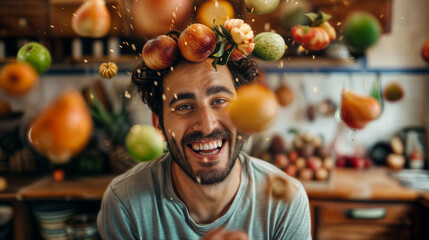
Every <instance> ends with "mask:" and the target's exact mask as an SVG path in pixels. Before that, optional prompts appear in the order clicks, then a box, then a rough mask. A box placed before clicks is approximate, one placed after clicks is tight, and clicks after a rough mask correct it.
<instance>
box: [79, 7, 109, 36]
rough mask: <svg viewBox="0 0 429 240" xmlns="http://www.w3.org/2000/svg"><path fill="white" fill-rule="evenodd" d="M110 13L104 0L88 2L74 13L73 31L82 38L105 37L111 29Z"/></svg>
mask: <svg viewBox="0 0 429 240" xmlns="http://www.w3.org/2000/svg"><path fill="white" fill-rule="evenodd" d="M110 23H111V19H110V13H109V10H108V9H107V7H106V2H105V1H104V0H87V1H85V2H84V3H82V5H81V6H80V7H79V8H78V9H77V10H76V12H75V13H73V17H72V28H73V31H74V32H75V33H76V34H77V35H79V36H82V37H93V38H99V37H103V36H105V35H106V34H107V32H109V29H110Z"/></svg>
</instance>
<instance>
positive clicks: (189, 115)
mask: <svg viewBox="0 0 429 240" xmlns="http://www.w3.org/2000/svg"><path fill="white" fill-rule="evenodd" d="M211 61H212V59H208V60H206V61H204V62H201V63H193V64H190V63H183V64H180V65H179V66H177V67H176V68H175V69H174V71H173V72H171V73H169V74H168V75H167V76H166V78H165V79H164V86H163V88H164V94H165V98H164V99H165V100H164V102H163V131H164V134H165V136H166V138H167V142H168V146H169V148H170V152H171V154H172V156H173V159H174V161H175V162H176V163H177V164H178V165H179V166H180V168H181V169H182V170H183V171H184V172H185V173H186V174H187V175H188V176H189V177H190V178H191V179H193V180H194V181H195V182H198V183H201V184H210V185H213V184H217V183H219V182H221V181H223V180H224V179H225V178H226V177H227V176H228V174H229V172H230V171H231V169H232V167H233V166H234V163H235V161H236V159H237V157H238V154H239V152H240V150H241V148H242V145H243V142H244V141H245V139H246V136H245V135H243V134H240V133H238V132H237V130H236V128H235V127H234V125H233V124H232V122H231V121H230V119H229V117H228V115H227V111H226V109H227V106H228V105H229V104H230V102H231V101H232V100H233V99H234V98H235V96H236V91H235V88H234V85H233V80H232V77H231V74H230V72H229V70H228V68H227V67H226V66H219V67H218V69H217V71H215V70H214V68H213V67H212V66H211V65H210V63H211Z"/></svg>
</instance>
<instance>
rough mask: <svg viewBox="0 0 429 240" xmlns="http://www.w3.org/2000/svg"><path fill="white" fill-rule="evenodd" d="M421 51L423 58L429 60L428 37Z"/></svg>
mask: <svg viewBox="0 0 429 240" xmlns="http://www.w3.org/2000/svg"><path fill="white" fill-rule="evenodd" d="M421 53H422V58H423V59H424V60H425V61H426V62H429V39H427V40H426V42H425V43H424V44H423V46H422V51H421Z"/></svg>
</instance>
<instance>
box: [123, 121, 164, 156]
mask: <svg viewBox="0 0 429 240" xmlns="http://www.w3.org/2000/svg"><path fill="white" fill-rule="evenodd" d="M125 146H126V148H127V150H128V152H129V153H130V155H131V156H132V157H133V158H134V159H135V160H137V161H150V160H155V159H156V158H158V157H159V156H161V155H162V153H163V152H164V143H163V138H162V136H161V134H160V133H159V132H158V131H157V130H156V129H155V128H154V127H152V126H149V125H142V124H137V125H134V126H132V127H131V129H130V131H129V132H128V134H127V136H126V139H125Z"/></svg>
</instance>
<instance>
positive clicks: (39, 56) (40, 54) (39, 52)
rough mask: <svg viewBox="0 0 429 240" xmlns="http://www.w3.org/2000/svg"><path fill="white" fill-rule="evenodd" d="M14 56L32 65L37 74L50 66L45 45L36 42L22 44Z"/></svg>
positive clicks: (49, 56)
mask: <svg viewBox="0 0 429 240" xmlns="http://www.w3.org/2000/svg"><path fill="white" fill-rule="evenodd" d="M16 58H17V60H18V61H19V62H27V63H28V64H30V65H31V66H33V67H34V69H36V71H37V72H38V73H39V74H42V73H44V72H46V71H47V70H48V68H49V67H50V66H51V54H50V53H49V51H48V49H46V47H45V46H43V45H42V44H40V43H37V42H30V43H27V44H25V45H24V46H22V47H21V48H20V49H19V51H18V54H17V56H16Z"/></svg>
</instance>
